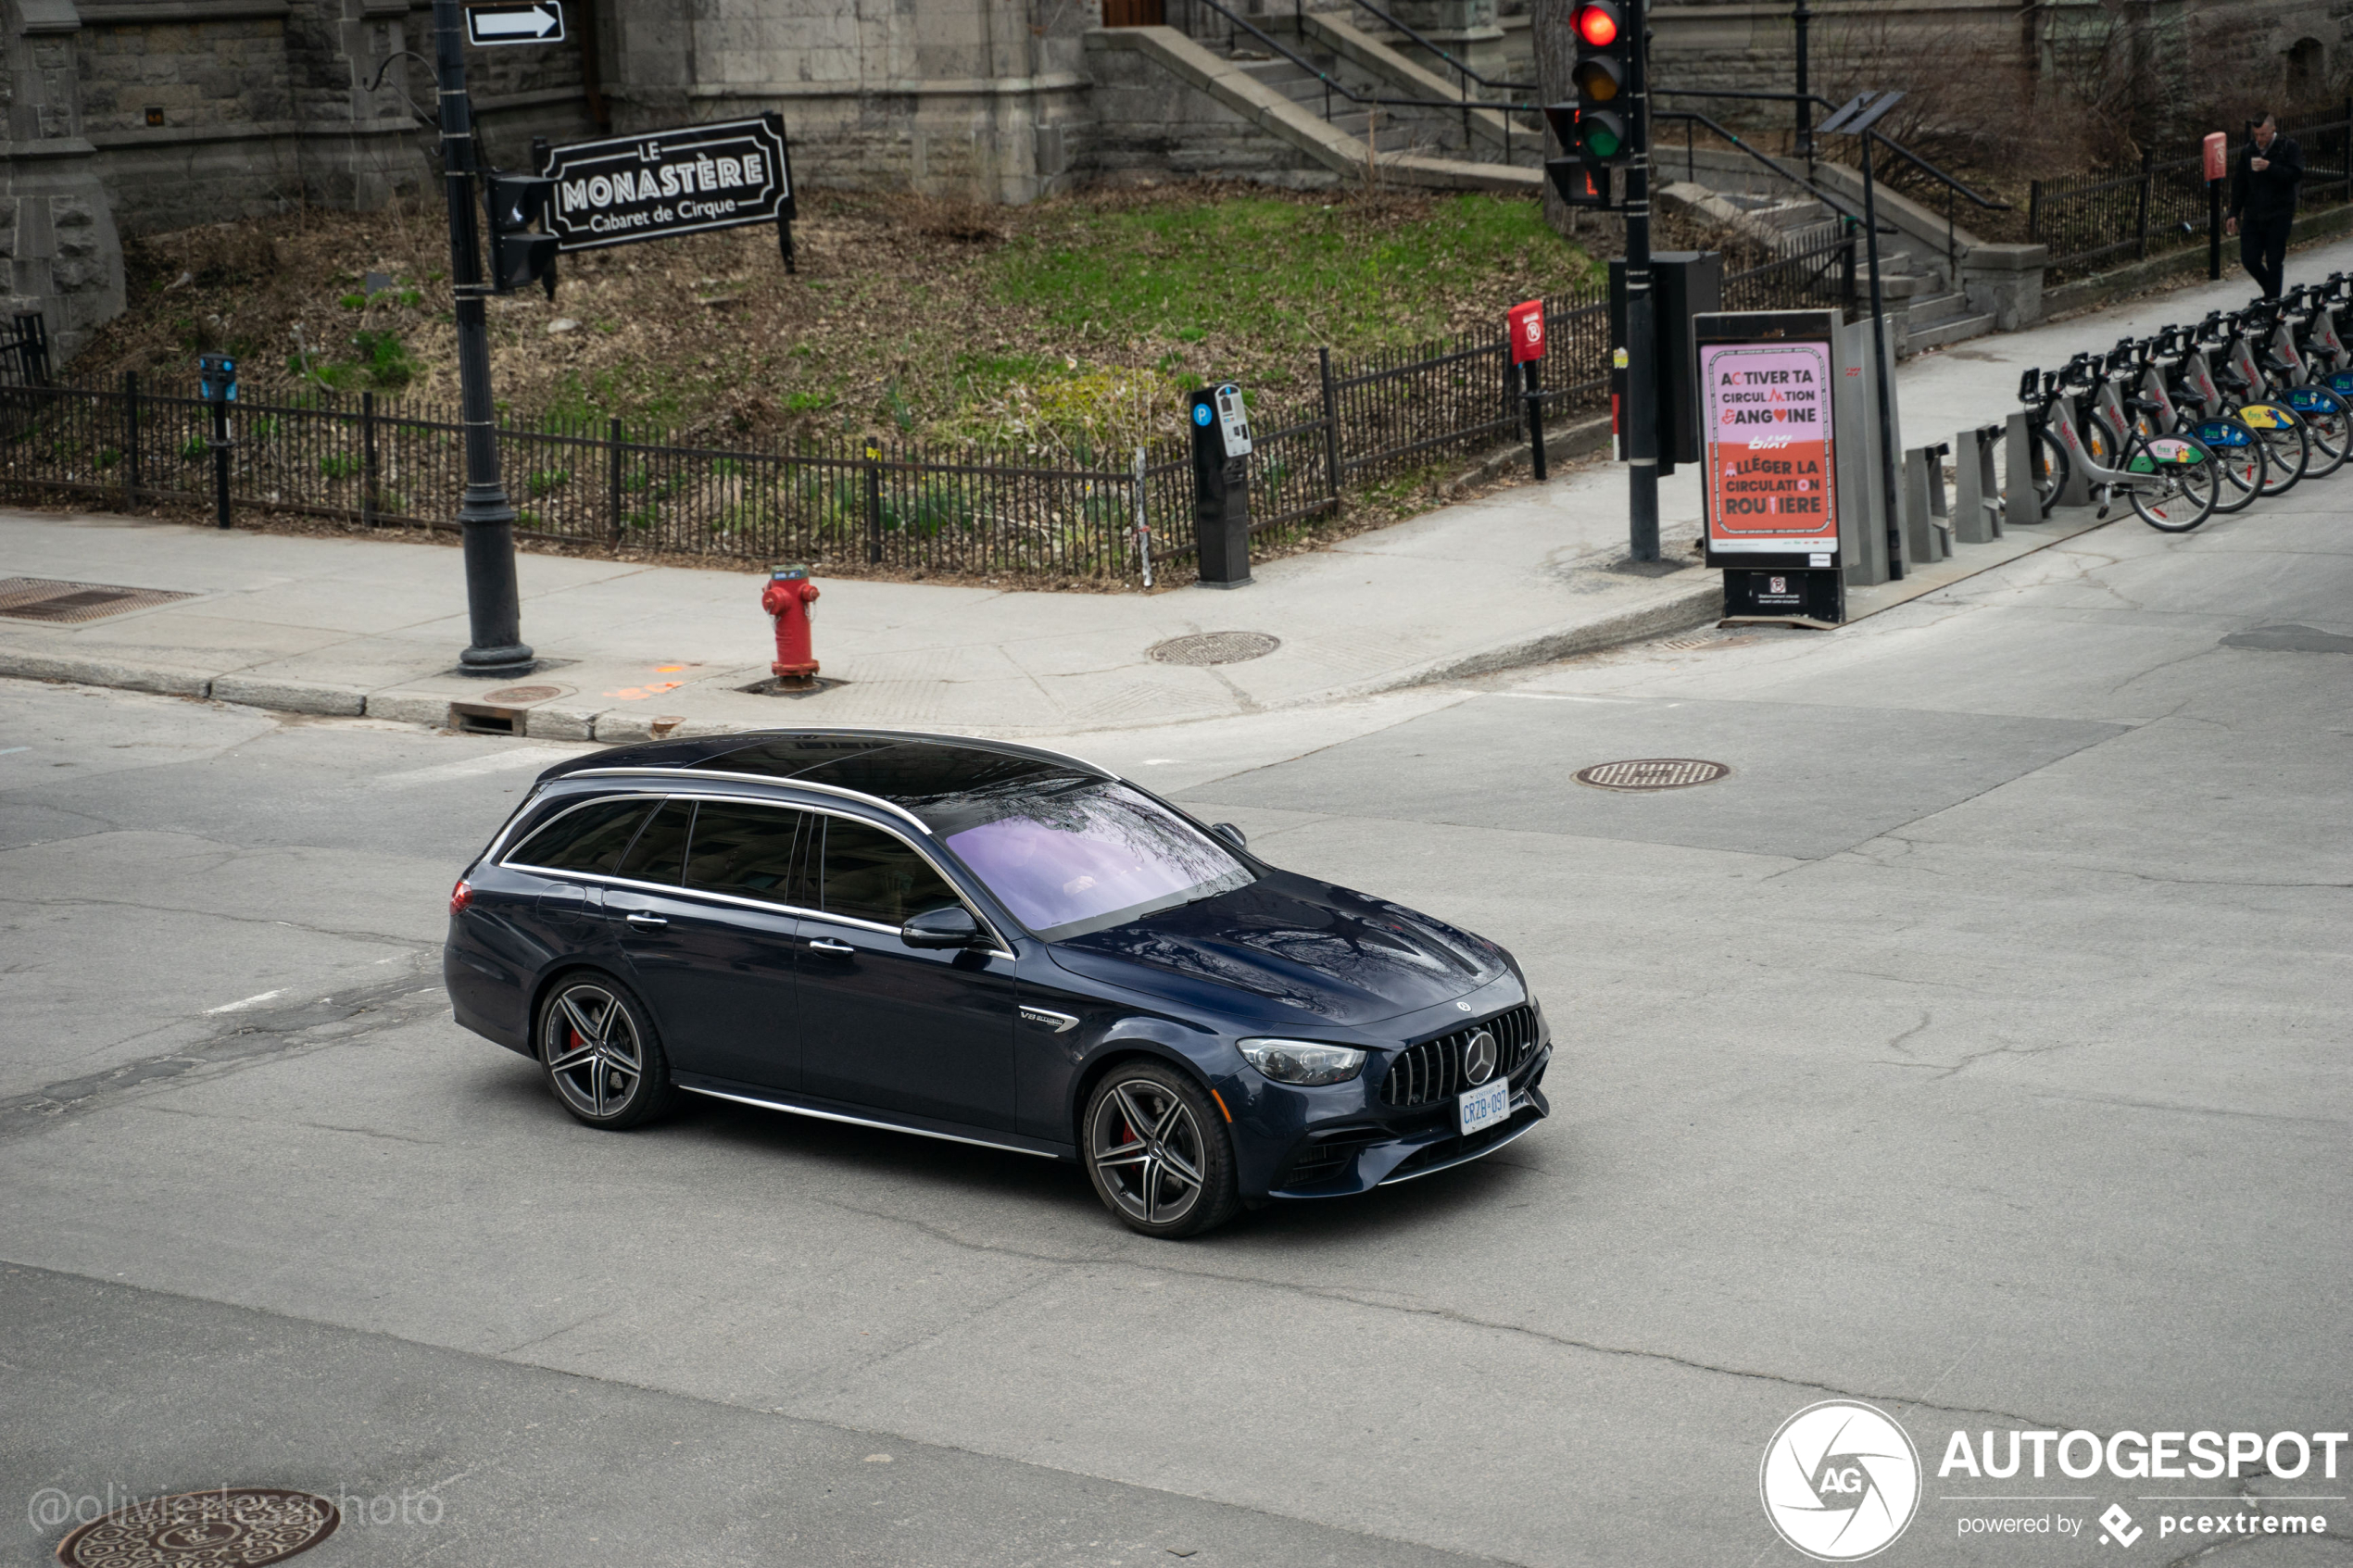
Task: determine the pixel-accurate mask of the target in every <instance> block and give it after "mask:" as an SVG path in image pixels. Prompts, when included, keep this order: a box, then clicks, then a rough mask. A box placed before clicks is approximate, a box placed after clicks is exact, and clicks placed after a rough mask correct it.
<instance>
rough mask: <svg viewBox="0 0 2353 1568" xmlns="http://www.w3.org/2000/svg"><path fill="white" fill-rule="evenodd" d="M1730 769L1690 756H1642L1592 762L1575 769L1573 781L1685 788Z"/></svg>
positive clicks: (1598, 786) (1609, 786) (1624, 786)
mask: <svg viewBox="0 0 2353 1568" xmlns="http://www.w3.org/2000/svg"><path fill="white" fill-rule="evenodd" d="M1730 771H1731V769H1730V768H1728V767H1726V766H1725V765H1724V764H1723V763H1721V762H1703V761H1700V760H1699V759H1696V758H1692V757H1642V758H1636V759H1633V760H1632V761H1628V762H1596V763H1594V764H1593V765H1592V767H1590V768H1579V770H1577V775H1576V776H1577V782H1578V783H1579V784H1592V786H1593V787H1594V788H1595V789H1689V788H1691V787H1692V785H1693V784H1714V783H1715V782H1716V781H1717V780H1718V779H1720V778H1722V777H1724V775H1726V774H1727V773H1730Z"/></svg>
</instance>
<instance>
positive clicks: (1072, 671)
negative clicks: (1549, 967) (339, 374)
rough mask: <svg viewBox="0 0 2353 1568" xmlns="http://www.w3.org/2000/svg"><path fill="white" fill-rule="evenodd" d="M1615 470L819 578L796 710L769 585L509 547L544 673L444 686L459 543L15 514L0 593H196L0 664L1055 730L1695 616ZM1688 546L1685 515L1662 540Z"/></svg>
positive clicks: (415, 707)
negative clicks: (1007, 583)
mask: <svg viewBox="0 0 2353 1568" xmlns="http://www.w3.org/2000/svg"><path fill="white" fill-rule="evenodd" d="M1614 478H1615V476H1613V475H1606V474H1602V473H1598V472H1593V471H1589V472H1588V473H1585V474H1580V475H1579V476H1577V477H1575V478H1572V479H1565V480H1562V481H1559V482H1556V483H1553V484H1549V485H1541V486H1530V487H1528V488H1524V489H1519V490H1514V491H1510V492H1507V493H1505V494H1503V495H1497V496H1494V497H1492V498H1491V499H1487V500H1481V501H1476V502H1471V503H1468V504H1466V505H1461V506H1455V507H1450V508H1445V509H1443V510H1441V511H1438V512H1433V513H1429V514H1428V515H1426V516H1424V517H1421V518H1418V519H1416V520H1414V521H1409V522H1406V523H1403V524H1400V525H1398V526H1397V527H1394V528H1389V529H1384V530H1381V531H1379V532H1377V533H1367V534H1364V535H1360V536H1359V537H1357V538H1356V539H1353V540H1351V541H1349V542H1347V543H1346V544H1344V545H1341V546H1339V547H1337V548H1334V549H1331V550H1328V551H1323V552H1318V553H1315V554H1312V555H1305V556H1296V557H1292V558H1288V559H1285V560H1279V561H1274V562H1270V563H1267V564H1265V565H1264V566H1262V567H1261V568H1260V569H1259V571H1258V573H1257V578H1258V580H1257V581H1256V582H1255V583H1252V584H1251V585H1250V586H1248V587H1245V588H1241V589H1239V590H1232V591H1215V590H1210V589H1202V588H1198V587H1187V588H1184V589H1180V590H1177V591H1176V592H1172V593H1164V594H1155V595H1143V594H1086V593H1069V594H1059V593H1021V592H1011V591H999V590H993V589H988V588H972V587H954V586H944V585H935V584H928V583H874V582H862V581H857V580H854V579H840V580H830V581H829V580H824V579H821V580H820V581H821V584H822V587H823V589H824V596H823V598H822V599H821V600H820V601H819V603H818V604H817V607H816V614H815V617H814V621H815V632H816V644H817V656H818V658H819V659H820V660H821V662H822V663H823V666H824V676H825V678H826V679H827V680H828V681H829V682H830V681H836V680H838V681H839V682H840V683H841V684H838V685H829V686H828V687H826V688H825V689H824V690H821V691H818V692H815V693H812V694H810V695H806V696H792V697H780V696H761V695H753V694H751V693H748V692H746V691H745V690H743V688H744V687H747V686H749V685H753V684H757V683H760V682H761V681H764V680H766V679H767V677H768V661H769V660H770V659H773V658H774V643H773V639H772V636H771V634H770V630H769V625H770V623H769V621H768V618H767V617H766V616H764V615H763V614H761V610H760V591H761V586H762V583H763V580H764V572H761V571H749V570H745V569H740V568H739V569H736V570H732V571H694V570H684V569H680V568H675V567H649V566H641V565H633V564H631V563H627V562H621V561H601V560H585V559H575V558H567V557H558V556H545V555H535V554H528V553H526V554H524V555H522V556H521V557H520V558H519V562H518V565H519V569H520V573H521V580H522V629H523V636H524V640H525V641H527V642H529V643H530V644H531V645H532V646H533V647H534V648H535V650H536V651H537V652H538V654H539V656H540V658H541V659H542V660H543V663H542V665H541V668H540V669H539V670H538V671H535V673H534V674H532V675H530V676H528V677H526V678H524V679H522V680H520V681H510V682H484V681H482V680H480V679H478V678H473V677H469V676H465V675H460V674H458V673H456V672H455V666H456V664H457V659H458V653H459V649H461V648H462V647H464V646H465V645H466V642H467V622H466V617H465V583H464V578H463V567H462V561H461V557H460V553H459V551H458V550H456V549H453V548H448V547H434V546H431V545H421V544H416V543H409V542H401V541H388V540H373V539H346V538H306V537H285V536H276V535H269V534H256V533H234V532H232V533H217V532H215V531H213V530H209V529H202V528H189V527H183V526H180V525H176V524H171V525H167V524H159V523H153V522H142V521H136V520H132V519H124V518H117V517H108V516H102V515H83V516H76V517H70V518H62V519H61V518H58V517H55V516H44V515H41V514H36V513H28V512H5V513H0V578H7V577H31V578H48V579H57V580H63V581H66V582H70V583H90V584H107V585H118V586H135V587H145V588H169V589H175V590H179V591H181V592H183V593H187V594H190V595H191V596H189V597H186V598H182V599H177V600H174V601H172V602H170V603H167V604H160V605H153V606H149V607H147V608H134V609H132V610H129V611H127V612H124V613H118V614H109V615H104V616H103V617H101V618H98V619H94V620H91V621H86V622H82V623H78V624H74V623H40V622H33V621H22V620H13V619H5V618H0V675H17V676H29V677H34V678H45V679H53V680H71V681H82V682H87V683H91V684H101V685H114V686H130V687H135V688H138V689H142V690H149V691H161V692H170V693H176V694H181V695H190V696H213V697H217V698H220V699H221V700H224V701H230V702H239V703H247V704H251V705H254V706H257V707H262V708H273V709H287V710H292V711H296V712H310V713H331V714H346V715H357V714H362V713H365V714H369V715H372V716H377V717H383V718H389V719H396V720H403V721H413V722H422V723H431V724H441V723H445V722H448V721H450V719H451V709H450V704H451V703H452V702H453V701H458V702H465V703H471V704H477V705H488V706H493V707H500V708H506V709H514V710H516V711H517V713H518V715H519V717H518V718H517V720H516V721H515V722H514V725H513V728H514V733H517V734H532V735H539V736H549V737H556V738H562V739H573V740H585V739H591V738H593V739H597V740H628V739H640V738H643V737H645V736H646V735H648V734H694V733H698V732H701V731H708V730H727V729H737V728H748V727H759V726H762V725H773V724H777V723H824V724H886V725H907V726H924V725H952V726H954V727H955V728H957V729H960V730H970V731H975V732H982V733H989V734H1003V735H1020V734H1073V733H1076V732H1082V731H1088V730H1097V729H1117V728H1126V727H1131V726H1136V725H1145V724H1164V723H1172V722H1179V721H1186V720H1194V719H1208V718H1221V717H1229V716H1232V715H1237V714H1244V713H1253V712H1259V711H1263V710H1266V709H1280V708H1286V707H1295V706H1299V705H1302V704H1309V703H1315V702H1320V701H1327V700H1331V699H1335V698H1340V697H1346V696H1359V695H1364V694H1366V693H1371V692H1376V691H1382V690H1388V689H1390V688H1393V687H1397V686H1403V685H1411V684H1417V683H1420V682H1425V681H1429V680H1435V679H1441V678H1445V677H1450V676H1458V675H1466V674H1473V673H1477V672H1478V671H1486V670H1493V669H1502V668H1506V667H1508V666H1511V665H1516V664H1527V663H1536V662H1541V661H1543V660H1546V659H1556V658H1560V657H1563V656H1565V655H1567V654H1570V653H1574V652H1578V651H1581V650H1583V649H1586V648H1593V647H1604V646H1610V645H1612V644H1615V643H1621V642H1626V641H1629V640H1631V639H1635V638H1640V637H1645V636H1653V635H1656V634H1658V633H1664V632H1668V631H1674V630H1677V629H1680V628H1683V627H1689V626H1695V625H1698V624H1701V623H1703V622H1704V621H1709V620H1711V619H1713V618H1714V616H1715V615H1716V613H1717V612H1718V609H1719V608H1720V607H1721V602H1722V594H1721V583H1720V581H1719V579H1718V577H1717V576H1716V574H1714V573H1710V572H1706V571H1701V570H1699V569H1698V568H1697V567H1696V566H1694V565H1692V564H1691V558H1690V557H1689V556H1688V554H1686V555H1685V556H1684V557H1683V564H1682V565H1681V566H1680V569H1677V568H1675V567H1673V566H1672V565H1669V566H1668V568H1667V571H1665V572H1664V574H1659V573H1656V572H1650V573H1637V572H1633V571H1618V570H1614V569H1613V564H1614V561H1615V559H1616V557H1617V556H1622V555H1623V553H1624V548H1625V546H1624V542H1623V535H1624V531H1625V526H1626V525H1625V512H1624V508H1623V504H1622V502H1619V503H1617V504H1616V505H1613V504H1612V503H1611V501H1610V499H1609V495H1610V492H1611V490H1612V489H1613V488H1616V489H1617V491H1618V493H1619V494H1621V495H1622V484H1617V485H1615V486H1613V485H1612V484H1611V483H1609V481H1611V480H1614ZM1693 533H1695V530H1694V528H1692V526H1690V525H1689V524H1681V525H1679V527H1678V531H1677V535H1676V536H1677V537H1678V538H1680V540H1683V541H1686V542H1687V541H1688V540H1689V539H1690V538H1691V537H1692V534H1693ZM98 608H103V607H98ZM1205 632H1255V633H1264V634H1265V637H1267V638H1271V639H1272V640H1273V643H1274V646H1273V649H1272V651H1271V652H1268V653H1265V654H1264V655H1263V656H1261V657H1257V658H1252V659H1248V660H1246V661H1243V662H1236V663H1227V664H1220V665H1189V664H1183V663H1173V662H1163V661H1161V660H1158V659H1154V658H1153V657H1152V649H1153V648H1154V647H1155V646H1158V645H1161V644H1164V643H1165V642H1167V641H1169V640H1170V639H1173V638H1179V637H1185V636H1188V635H1191V634H1195V633H1205ZM493 722H494V723H495V724H497V725H498V726H499V727H502V728H503V727H504V726H505V721H504V720H496V719H494V721H493Z"/></svg>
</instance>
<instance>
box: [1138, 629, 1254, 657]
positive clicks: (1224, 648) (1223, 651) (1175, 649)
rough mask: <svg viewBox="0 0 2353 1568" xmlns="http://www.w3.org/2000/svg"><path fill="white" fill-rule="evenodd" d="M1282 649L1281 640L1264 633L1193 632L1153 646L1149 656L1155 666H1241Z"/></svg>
mask: <svg viewBox="0 0 2353 1568" xmlns="http://www.w3.org/2000/svg"><path fill="white" fill-rule="evenodd" d="M1281 646H1283V640H1282V639H1281V638H1280V637H1270V636H1268V635H1267V634H1266V633H1264V632H1196V633H1193V634H1192V635H1191V636H1189V637H1171V638H1169V639H1168V640H1167V641H1166V642H1164V643H1154V644H1153V645H1152V649H1151V654H1152V661H1153V662H1154V663H1156V664H1241V663H1244V662H1246V661H1248V660H1250V659H1264V658H1265V657H1266V656H1267V655H1268V654H1270V653H1273V652H1274V651H1275V650H1276V649H1277V648H1278V647H1281Z"/></svg>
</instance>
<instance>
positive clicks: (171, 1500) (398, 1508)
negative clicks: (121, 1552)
mask: <svg viewBox="0 0 2353 1568" xmlns="http://www.w3.org/2000/svg"><path fill="white" fill-rule="evenodd" d="M310 1497H316V1498H318V1499H321V1500H322V1501H324V1502H326V1503H327V1504H329V1505H330V1506H332V1507H333V1510H334V1511H335V1513H336V1514H337V1515H338V1516H339V1517H340V1519H341V1521H342V1523H343V1524H344V1525H346V1526H351V1525H361V1524H365V1525H376V1526H390V1525H396V1524H409V1525H417V1524H422V1525H428V1526H430V1525H434V1524H440V1523H441V1520H442V1505H441V1496H440V1494H439V1493H438V1492H436V1491H434V1490H433V1489H432V1488H430V1487H427V1488H423V1489H421V1490H412V1489H410V1488H408V1487H403V1488H401V1489H400V1490H399V1491H397V1492H365V1493H363V1492H353V1491H345V1490H336V1491H325V1492H318V1493H279V1492H275V1491H254V1490H250V1489H246V1488H240V1487H233V1486H220V1487H216V1488H214V1489H213V1490H211V1491H208V1492H172V1493H166V1492H148V1491H137V1490H134V1489H132V1488H131V1487H128V1486H116V1485H115V1484H114V1483H113V1482H111V1481H109V1482H107V1484H106V1485H105V1486H102V1487H100V1488H99V1490H97V1491H94V1492H69V1491H68V1490H66V1489H65V1488H64V1487H62V1486H44V1487H42V1488H41V1489H40V1490H39V1491H37V1492H34V1493H33V1494H32V1495H31V1497H30V1498H28V1499H26V1500H25V1511H24V1512H25V1522H26V1523H27V1524H31V1526H32V1527H33V1528H34V1529H36V1530H55V1529H59V1528H61V1527H63V1526H66V1525H69V1524H70V1525H81V1524H95V1523H96V1522H97V1521H99V1520H101V1519H105V1518H107V1517H108V1516H109V1515H112V1514H117V1513H121V1512H126V1511H128V1510H134V1509H144V1510H149V1511H155V1510H167V1511H176V1512H196V1511H198V1510H201V1511H202V1512H206V1513H208V1514H217V1515H219V1516H220V1517H223V1518H227V1519H232V1520H250V1521H251V1522H255V1523H276V1522H277V1520H278V1517H279V1516H280V1515H282V1514H284V1513H286V1512H288V1511H290V1510H292V1511H297V1512H298V1511H301V1510H303V1509H305V1508H306V1507H310V1506H315V1505H311V1504H309V1503H308V1501H307V1499H308V1498H310ZM290 1499H305V1500H290Z"/></svg>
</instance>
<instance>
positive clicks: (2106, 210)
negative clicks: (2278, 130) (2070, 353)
mask: <svg viewBox="0 0 2353 1568" xmlns="http://www.w3.org/2000/svg"><path fill="white" fill-rule="evenodd" d="M2288 133H2289V134H2292V135H2294V136H2295V137H2296V142H2297V144H2299V145H2300V146H2301V147H2302V148H2303V149H2304V163H2305V173H2304V191H2303V199H2304V202H2305V205H2306V206H2308V207H2322V206H2334V205H2338V204H2341V203H2346V202H2353V106H2348V108H2347V115H2346V118H2345V119H2342V120H2337V121H2333V122H2330V123H2327V124H2322V125H2309V126H2302V127H2298V128H2296V129H2294V130H2292V131H2291V132H2288ZM2245 150H2246V142H2245V140H2244V139H2240V140H2236V141H2233V142H2232V143H2231V145H2230V167H2231V168H2232V169H2236V168H2237V167H2238V160H2239V157H2240V155H2241V154H2242V153H2244V152H2245ZM2211 201H2212V198H2211V197H2210V196H2209V195H2208V192H2207V188H2206V160H2205V157H2204V156H2203V155H2202V154H2193V155H2192V156H2190V157H2175V158H2158V157H2152V156H2144V157H2142V159H2141V164H2140V167H2139V168H2138V169H2129V170H2125V171H2122V172H2117V171H2105V172H2097V173H2092V174H2080V175H2071V176H2069V177H2068V178H2066V179H2061V180H2037V181H2035V182H2033V184H2032V188H2031V194H2030V195H2029V197H2028V205H2027V219H2026V231H2027V236H2028V238H2029V239H2031V240H2032V242H2033V243H2035V244H2037V245H2048V246H2050V247H2051V259H2050V262H2049V264H2048V268H2047V270H2046V271H2045V277H2046V278H2057V277H2066V276H2070V275H2075V274H2081V273H2085V272H2094V271H2097V270H2099V269H2100V267H2101V266H2103V265H2107V266H2115V265H2117V264H2118V263H2120V262H2124V261H2138V260H2141V259H2142V258H2144V257H2150V256H2155V255H2158V254H2161V253H2163V252H2165V251H2169V250H2175V249H2179V248H2180V247H2182V246H2183V245H2192V244H2204V243H2206V241H2207V238H2208V226H2209V220H2210V218H2211Z"/></svg>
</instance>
